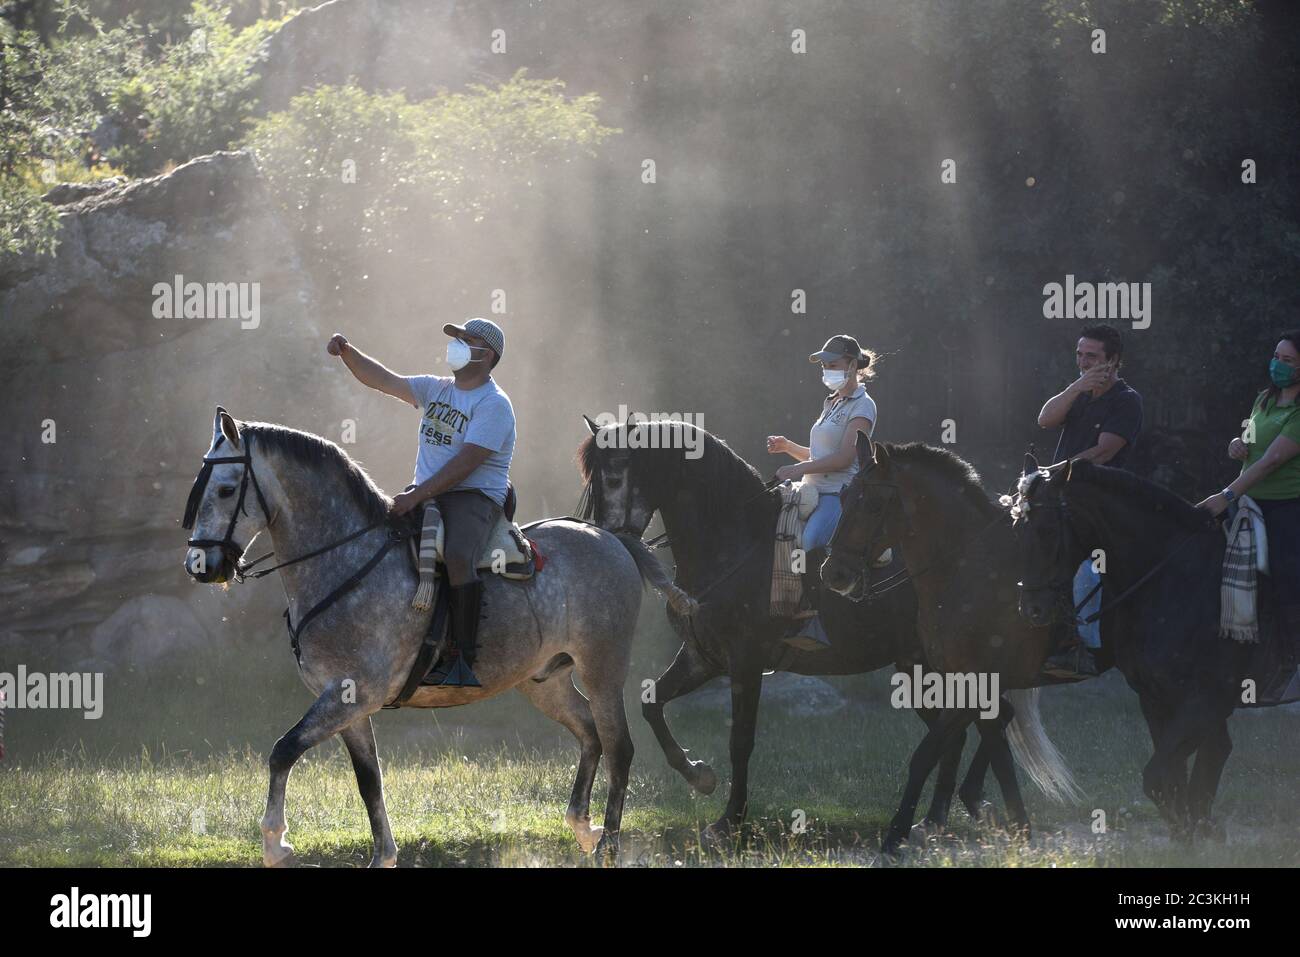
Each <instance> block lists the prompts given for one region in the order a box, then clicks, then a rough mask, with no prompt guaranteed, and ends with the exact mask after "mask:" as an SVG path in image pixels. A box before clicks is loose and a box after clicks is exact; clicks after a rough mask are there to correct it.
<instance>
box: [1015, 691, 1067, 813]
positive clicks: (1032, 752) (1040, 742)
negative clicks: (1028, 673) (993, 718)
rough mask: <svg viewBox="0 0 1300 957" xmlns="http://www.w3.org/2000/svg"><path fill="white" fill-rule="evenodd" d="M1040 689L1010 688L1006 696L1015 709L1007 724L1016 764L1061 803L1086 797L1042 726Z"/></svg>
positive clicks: (1039, 786) (1051, 797)
mask: <svg viewBox="0 0 1300 957" xmlns="http://www.w3.org/2000/svg"><path fill="white" fill-rule="evenodd" d="M1039 690H1040V689H1038V688H1029V689H1027V690H1017V691H1008V692H1007V699H1008V700H1009V701H1010V702H1011V707H1012V708H1013V709H1015V715H1014V717H1012V719H1011V723H1010V724H1008V725H1007V744H1008V745H1010V747H1011V754H1012V756H1013V757H1014V758H1015V759H1016V764H1018V765H1020V767H1021V768H1022V769H1023V770H1024V772H1025V774H1027V775H1029V778H1030V780H1032V781H1033V782H1034V784H1035V785H1036V786H1037V787H1038V789H1039V790H1040V791H1042V792H1043V793H1044V794H1045V795H1047V796H1048V797H1049V798H1050V799H1051V800H1053V801H1056V802H1057V803H1058V804H1077V803H1079V801H1080V800H1081V799H1082V798H1083V792H1082V791H1080V790H1079V785H1078V783H1077V782H1076V781H1075V779H1074V774H1073V773H1071V771H1070V768H1069V766H1068V765H1066V763H1065V758H1064V757H1062V756H1061V752H1060V751H1058V750H1056V745H1054V744H1053V743H1052V739H1051V738H1049V737H1048V736H1047V730H1046V729H1045V728H1044V727H1043V716H1042V713H1041V712H1040V711H1039V710H1038V693H1039Z"/></svg>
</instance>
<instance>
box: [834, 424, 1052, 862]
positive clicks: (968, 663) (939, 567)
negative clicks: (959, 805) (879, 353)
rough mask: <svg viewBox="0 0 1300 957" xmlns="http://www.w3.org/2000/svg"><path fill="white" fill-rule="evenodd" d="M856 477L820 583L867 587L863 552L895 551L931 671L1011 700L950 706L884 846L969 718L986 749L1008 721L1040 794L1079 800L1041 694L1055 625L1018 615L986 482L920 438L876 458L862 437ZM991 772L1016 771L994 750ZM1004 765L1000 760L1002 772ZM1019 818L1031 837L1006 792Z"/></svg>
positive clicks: (1000, 526) (918, 760) (1007, 526)
mask: <svg viewBox="0 0 1300 957" xmlns="http://www.w3.org/2000/svg"><path fill="white" fill-rule="evenodd" d="M858 461H859V470H858V473H857V474H856V475H855V476H854V477H853V480H852V481H851V482H850V483H849V484H848V485H847V486H845V489H844V491H843V492H842V493H841V497H840V500H841V502H842V505H843V514H842V516H841V517H840V522H839V527H838V528H837V529H836V531H835V535H834V536H833V537H832V539H831V545H830V554H829V556H828V557H827V559H826V562H825V563H824V564H823V566H822V581H823V582H824V583H825V584H826V586H827V587H828V588H830V589H832V590H833V591H836V592H839V593H840V594H849V593H851V592H853V591H854V590H855V589H856V588H860V587H861V582H860V579H861V574H862V572H861V569H862V566H863V559H864V557H865V556H868V555H873V554H877V553H879V551H880V550H881V549H882V548H884V547H885V546H886V545H889V546H892V547H895V548H899V549H900V550H901V552H902V554H903V561H904V564H905V565H906V566H907V572H908V575H909V577H910V578H911V581H912V587H913V588H914V589H915V591H916V598H917V603H918V612H917V631H918V634H919V638H920V643H921V650H922V653H923V655H924V659H925V661H927V662H928V663H929V665H930V667H932V668H934V669H935V671H936V672H939V673H942V674H943V675H944V676H945V677H947V676H957V675H971V676H983V677H985V678H988V679H989V683H990V684H991V683H992V680H993V679H994V678H996V679H997V686H998V688H999V690H1000V691H1012V692H1013V694H1012V695H1011V696H1010V697H1011V699H1012V702H1014V704H1015V705H1016V707H1015V708H1012V707H1011V702H1007V703H1006V707H1005V708H1003V710H1002V712H1001V713H1000V714H999V715H998V716H996V717H990V716H985V717H981V715H980V712H979V711H978V710H977V709H975V708H972V707H968V706H959V705H958V704H956V703H954V702H951V701H945V706H944V708H943V710H942V711H941V712H940V714H939V716H938V718H937V719H936V720H935V721H934V722H933V723H932V724H931V726H930V731H929V733H928V734H926V736H925V738H924V740H922V742H921V743H920V744H919V745H918V746H917V748H916V750H915V751H914V752H913V754H912V759H911V762H910V765H909V768H908V778H907V784H906V787H905V788H904V791H903V797H902V800H901V801H900V804H899V808H898V812H897V814H896V815H895V816H894V820H893V821H892V822H891V824H890V826H889V830H888V832H887V833H886V836H885V840H884V850H885V851H886V852H892V851H894V850H895V849H897V847H898V846H899V844H901V843H902V841H903V840H904V839H905V838H906V837H907V835H908V833H909V831H910V828H911V825H912V819H913V817H914V816H915V813H916V805H917V801H918V800H919V798H920V794H921V789H922V788H923V787H924V786H925V782H926V779H927V778H928V777H929V775H930V772H931V771H932V770H933V768H934V766H935V764H936V763H937V761H938V760H939V758H940V756H941V755H942V754H943V753H944V752H945V751H946V749H947V748H949V747H950V746H951V744H952V741H954V740H960V738H961V737H963V736H964V735H965V732H966V729H967V728H968V727H969V726H970V725H971V724H972V723H974V724H975V726H976V728H977V729H978V730H979V732H980V734H981V736H982V737H983V739H984V741H985V743H986V744H988V743H991V742H992V740H994V736H996V735H997V734H998V733H999V732H1000V730H1001V728H1002V727H1003V726H1006V729H1007V739H1008V742H1009V743H1010V745H1011V751H1012V752H1013V753H1014V755H1015V758H1016V761H1017V762H1018V763H1019V764H1020V766H1021V767H1022V768H1023V769H1024V770H1025V771H1026V773H1028V774H1029V776H1030V778H1031V779H1032V780H1033V781H1034V783H1035V784H1037V785H1038V786H1039V787H1040V788H1041V789H1042V790H1043V792H1044V793H1045V794H1047V795H1048V796H1049V797H1052V798H1054V799H1057V800H1061V799H1073V798H1075V797H1076V796H1077V793H1078V792H1077V789H1076V788H1075V785H1074V782H1073V779H1072V777H1071V775H1070V772H1069V769H1068V768H1066V766H1065V764H1064V762H1063V761H1062V759H1061V756H1060V754H1059V753H1058V752H1057V750H1056V748H1055V746H1054V745H1053V744H1052V742H1051V741H1050V739H1049V738H1048V737H1047V735H1046V733H1045V732H1044V730H1043V725H1042V720H1041V717H1040V715H1039V711H1038V697H1037V693H1036V692H1032V693H1027V694H1026V693H1015V692H1017V691H1021V690H1023V689H1031V688H1035V687H1036V686H1038V685H1039V684H1041V683H1043V679H1042V678H1041V677H1040V670H1041V668H1042V664H1043V661H1044V660H1045V659H1046V657H1047V655H1048V653H1049V651H1050V636H1049V629H1047V628H1045V627H1034V626H1033V625H1031V624H1030V623H1029V622H1028V621H1026V620H1025V619H1024V618H1023V617H1021V615H1020V614H1019V611H1018V610H1017V597H1018V594H1017V590H1016V571H1017V554H1018V553H1017V550H1016V543H1015V541H1014V531H1013V529H1012V527H1011V523H1010V520H1009V516H1008V515H1007V513H1006V512H1004V511H1003V510H1002V509H1001V508H999V507H998V506H997V505H996V504H994V503H993V502H991V501H990V500H989V498H988V496H987V495H986V494H985V493H984V489H983V487H982V486H981V485H980V479H979V475H978V474H977V473H976V472H975V470H974V469H973V468H972V467H971V466H970V465H969V464H968V463H967V462H965V461H964V460H962V459H961V458H959V457H957V456H956V455H954V454H953V453H952V452H949V451H947V450H945V449H939V448H934V447H933V446H928V445H924V444H922V443H919V442H914V443H910V444H908V445H890V444H889V443H884V442H882V443H877V444H876V446H875V455H874V458H873V456H872V448H871V443H870V442H869V441H867V440H866V438H865V436H861V437H859V441H858ZM990 751H991V760H992V762H993V770H994V772H995V773H997V774H998V775H999V780H1002V779H1003V775H1008V776H1010V778H1011V779H1012V781H1013V782H1014V779H1015V772H1014V768H1011V767H1010V766H1009V765H1010V760H1011V759H1010V756H1009V755H1008V753H1007V752H1006V750H1005V749H990ZM999 762H1004V763H1003V764H1002V765H1001V766H1000V765H999ZM1006 797H1007V804H1008V810H1009V811H1010V813H1011V816H1012V819H1013V821H1014V822H1015V823H1016V824H1017V825H1018V826H1019V827H1020V828H1022V829H1024V830H1025V831H1026V832H1027V831H1028V827H1029V817H1028V814H1027V812H1026V811H1025V807H1024V803H1023V801H1022V800H1021V799H1020V796H1019V793H1018V791H1016V790H1015V789H1014V788H1013V790H1012V793H1011V794H1007V796H1006Z"/></svg>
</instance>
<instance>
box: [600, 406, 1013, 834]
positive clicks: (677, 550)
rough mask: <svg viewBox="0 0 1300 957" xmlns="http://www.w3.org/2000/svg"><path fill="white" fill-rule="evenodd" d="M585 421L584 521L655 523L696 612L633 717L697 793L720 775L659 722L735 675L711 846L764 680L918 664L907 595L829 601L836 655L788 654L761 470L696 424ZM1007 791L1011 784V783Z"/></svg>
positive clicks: (952, 751) (732, 819)
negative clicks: (773, 595) (726, 773)
mask: <svg viewBox="0 0 1300 957" xmlns="http://www.w3.org/2000/svg"><path fill="white" fill-rule="evenodd" d="M587 424H588V427H589V428H590V429H591V431H592V435H591V436H590V437H589V438H588V439H587V440H586V441H585V442H584V443H583V444H582V446H581V448H580V449H579V451H578V460H579V466H580V469H581V471H582V475H583V478H584V480H585V481H586V483H587V488H586V492H585V494H584V501H585V504H584V507H583V508H582V512H583V517H584V518H588V519H590V520H592V521H594V522H595V523H596V524H598V525H600V526H601V527H602V528H605V529H608V530H610V531H614V532H618V533H630V534H635V535H637V536H640V535H643V534H644V533H645V529H646V527H647V526H648V525H649V524H650V520H651V518H652V517H653V516H654V514H655V512H656V511H657V512H659V514H660V515H661V516H662V518H663V523H664V528H665V529H666V532H667V536H668V539H669V541H670V542H671V545H672V549H673V557H674V559H675V560H676V562H677V579H676V583H677V585H679V586H680V587H681V588H683V589H685V590H686V591H687V592H688V593H689V594H690V595H692V596H693V597H695V598H697V599H698V600H699V603H700V604H699V609H698V612H697V613H696V614H695V615H693V616H690V617H688V616H686V615H684V614H682V613H680V612H679V611H678V610H677V609H674V608H673V607H671V606H670V607H669V609H668V617H669V620H670V622H671V623H672V626H673V628H674V630H675V631H676V632H677V634H678V635H679V636H680V637H681V639H682V644H681V647H680V648H679V649H678V652H677V656H676V658H675V659H674V661H673V663H672V665H671V666H670V667H669V668H668V670H667V671H665V672H664V673H663V674H662V675H661V676H660V677H659V679H658V680H657V681H656V682H655V685H654V695H653V700H651V701H650V702H649V703H647V704H644V705H643V706H642V711H643V713H644V715H645V718H646V720H647V721H648V722H649V723H650V726H651V727H652V728H653V729H654V732H655V736H656V737H657V738H658V740H659V744H660V746H661V747H662V748H663V751H664V755H665V756H666V757H667V758H668V763H669V764H670V765H671V766H672V767H673V768H675V769H676V770H677V771H678V772H680V773H681V775H682V776H683V777H684V778H686V780H687V781H688V782H689V783H690V785H691V786H692V787H694V788H695V789H696V790H698V791H701V792H703V793H705V794H710V793H712V792H713V790H714V788H715V787H716V786H717V776H716V775H715V774H714V772H713V770H712V768H710V767H709V766H708V765H707V764H705V763H704V762H703V761H698V760H690V759H689V758H687V756H686V753H685V751H683V749H682V747H681V745H679V744H678V743H677V740H676V739H675V738H674V737H673V733H672V731H671V730H670V729H669V727H668V723H667V722H666V721H665V719H664V706H665V705H666V704H667V703H668V702H670V701H672V700H674V699H676V698H679V697H681V696H683V695H686V694H689V693H690V692H691V691H694V690H695V689H696V688H698V687H700V685H702V684H704V683H705V682H706V681H709V680H711V679H713V678H716V677H719V676H722V675H727V676H729V677H730V678H731V719H732V720H731V767H732V780H731V794H730V797H729V798H728V800H727V806H726V809H725V810H724V811H723V813H722V816H721V817H720V818H719V819H718V820H717V821H716V822H715V823H714V824H713V825H712V826H711V828H710V833H711V834H713V835H721V834H726V833H728V832H730V831H731V830H732V829H733V828H735V827H736V826H737V825H739V824H740V823H741V822H742V821H743V820H744V817H745V811H746V805H747V802H748V794H749V789H748V777H749V758H750V754H751V752H752V751H753V748H754V731H755V726H756V723H757V718H758V702H759V694H760V691H761V688H762V679H763V675H764V673H765V672H769V671H772V670H780V671H788V672H794V673H797V674H807V675H835V674H858V673H862V672H869V671H876V670H878V669H881V668H886V667H893V668H897V669H900V670H910V669H911V668H912V666H913V665H915V664H923V663H924V662H923V661H922V657H921V652H920V646H919V644H918V641H917V637H916V600H915V596H914V595H913V594H912V591H911V588H910V587H902V588H896V589H893V590H891V591H890V592H889V594H887V595H885V596H883V597H882V598H881V600H880V601H878V602H876V603H873V604H872V605H871V606H870V607H868V606H866V605H860V604H856V603H854V602H852V601H849V600H847V599H844V598H841V597H840V596H838V595H832V594H828V595H826V596H825V599H824V601H823V607H822V610H821V615H822V620H823V624H824V625H825V627H826V630H827V632H828V633H829V635H830V637H831V642H832V647H831V648H829V649H827V650H824V651H817V652H803V651H795V650H794V649H792V648H790V647H789V646H788V645H786V644H784V643H783V642H782V638H783V636H784V635H785V633H786V629H787V628H788V627H789V622H788V621H786V620H782V619H777V618H773V617H771V616H770V615H769V614H768V610H769V590H770V587H771V580H772V579H771V574H772V561H773V542H774V534H775V528H776V520H777V512H778V509H779V506H780V498H779V493H778V492H776V491H775V490H770V489H768V488H767V487H765V486H764V484H763V480H762V478H760V477H759V474H758V472H756V471H755V470H754V469H753V468H752V467H751V466H750V465H749V464H747V463H746V462H745V461H744V460H743V459H742V458H741V457H740V456H738V455H737V454H736V453H735V452H733V451H732V450H731V449H730V448H728V447H727V445H726V443H724V442H722V441H721V440H719V439H717V438H715V437H714V436H712V435H710V434H709V433H708V432H705V431H704V430H703V429H696V428H695V427H694V426H692V425H689V424H685V423H681V422H664V423H657V424H654V425H641V426H628V425H618V426H609V427H606V428H604V429H599V428H598V427H597V426H596V424H595V423H594V422H592V421H591V419H587ZM683 430H688V431H683ZM691 450H698V451H699V453H700V454H699V455H698V456H697V455H694V453H693V452H692V451H691ZM888 571H889V570H886V572H888ZM917 713H918V714H919V716H920V717H921V718H922V720H924V721H925V722H926V723H927V725H930V724H931V723H932V722H933V719H934V714H933V713H932V712H929V711H926V710H923V709H922V710H918V712H917ZM963 740H964V736H962V735H952V736H949V738H948V739H947V747H946V749H945V752H944V754H943V761H942V764H941V767H940V774H939V778H938V781H937V783H936V786H935V791H934V797H933V801H932V803H931V805H930V809H929V811H928V813H927V815H926V821H927V823H929V824H932V825H937V826H940V827H942V826H943V824H944V823H945V822H946V820H947V817H948V810H949V804H950V802H951V800H952V795H953V791H954V790H955V787H956V775H957V770H958V763H959V761H960V758H961V749H962V744H963ZM1003 749H1004V750H1005V744H1004V745H1003ZM989 760H990V759H989V757H988V756H987V754H986V752H985V751H984V749H983V748H981V750H980V751H979V752H978V753H977V756H976V758H975V759H974V760H973V761H972V763H971V768H970V770H969V772H968V774H967V777H966V780H965V782H964V783H963V785H962V788H961V793H960V796H961V799H962V802H963V804H964V805H965V806H966V808H967V810H968V811H969V812H970V814H971V815H972V817H978V816H979V813H980V805H981V795H980V790H981V786H982V780H983V776H984V773H985V770H986V769H987V767H988V764H989ZM1000 783H1004V782H1002V781H1001V779H1000ZM1014 783H1015V782H1014V774H1013V775H1012V776H1011V784H1010V786H1011V787H1014ZM1004 786H1006V785H1005V783H1004Z"/></svg>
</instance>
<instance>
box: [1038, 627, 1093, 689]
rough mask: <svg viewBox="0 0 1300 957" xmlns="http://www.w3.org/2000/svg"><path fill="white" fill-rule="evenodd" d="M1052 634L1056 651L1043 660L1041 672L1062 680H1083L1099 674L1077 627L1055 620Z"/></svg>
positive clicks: (1089, 649) (1090, 650)
mask: <svg viewBox="0 0 1300 957" xmlns="http://www.w3.org/2000/svg"><path fill="white" fill-rule="evenodd" d="M1052 634H1053V636H1054V638H1055V641H1054V642H1053V644H1054V645H1055V647H1056V652H1055V653H1054V654H1053V655H1052V656H1051V657H1049V658H1048V659H1047V660H1046V661H1044V662H1043V674H1045V675H1047V676H1048V677H1050V678H1057V679H1059V680H1062V681H1084V680H1086V679H1088V678H1096V677H1097V676H1098V675H1100V674H1101V669H1100V668H1098V667H1097V659H1096V658H1095V657H1094V656H1093V653H1092V649H1091V648H1089V647H1088V646H1087V645H1085V644H1084V643H1083V640H1082V639H1081V638H1080V637H1079V633H1078V630H1077V629H1075V628H1073V627H1071V626H1070V625H1069V624H1068V623H1065V622H1057V623H1056V624H1054V625H1053V626H1052Z"/></svg>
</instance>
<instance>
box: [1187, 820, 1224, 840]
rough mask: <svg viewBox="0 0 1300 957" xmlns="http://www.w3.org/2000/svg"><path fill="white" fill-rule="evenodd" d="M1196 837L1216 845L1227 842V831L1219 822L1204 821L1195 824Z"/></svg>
mask: <svg viewBox="0 0 1300 957" xmlns="http://www.w3.org/2000/svg"><path fill="white" fill-rule="evenodd" d="M1195 833H1196V836H1197V837H1198V838H1202V839H1203V840H1207V841H1213V842H1214V843H1216V844H1226V843H1227V842H1228V829H1227V828H1225V827H1224V826H1223V824H1222V823H1221V822H1220V821H1215V820H1212V819H1206V820H1201V821H1197V822H1196V832H1195Z"/></svg>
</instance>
